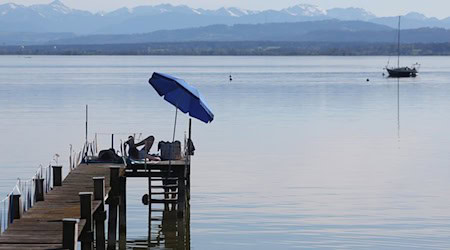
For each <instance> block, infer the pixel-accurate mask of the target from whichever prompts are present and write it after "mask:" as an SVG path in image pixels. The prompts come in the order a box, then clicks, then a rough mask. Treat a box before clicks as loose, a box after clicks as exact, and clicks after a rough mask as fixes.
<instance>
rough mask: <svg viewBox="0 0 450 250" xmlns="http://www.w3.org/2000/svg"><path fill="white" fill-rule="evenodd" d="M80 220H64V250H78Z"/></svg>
mask: <svg viewBox="0 0 450 250" xmlns="http://www.w3.org/2000/svg"><path fill="white" fill-rule="evenodd" d="M78 222H79V220H78V219H63V246H62V248H63V249H69V250H75V249H77V236H78Z"/></svg>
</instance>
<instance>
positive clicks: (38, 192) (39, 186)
mask: <svg viewBox="0 0 450 250" xmlns="http://www.w3.org/2000/svg"><path fill="white" fill-rule="evenodd" d="M34 199H35V201H44V179H34Z"/></svg>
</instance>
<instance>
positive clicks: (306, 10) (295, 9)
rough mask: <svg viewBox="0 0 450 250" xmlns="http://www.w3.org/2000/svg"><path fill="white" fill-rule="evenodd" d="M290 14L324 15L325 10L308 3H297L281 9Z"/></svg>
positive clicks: (305, 15)
mask: <svg viewBox="0 0 450 250" xmlns="http://www.w3.org/2000/svg"><path fill="white" fill-rule="evenodd" d="M281 11H282V12H285V13H287V14H288V15H291V16H302V17H324V16H326V15H327V11H326V10H322V9H319V8H318V7H317V6H314V5H310V4H299V5H295V6H292V7H289V8H286V9H283V10H281Z"/></svg>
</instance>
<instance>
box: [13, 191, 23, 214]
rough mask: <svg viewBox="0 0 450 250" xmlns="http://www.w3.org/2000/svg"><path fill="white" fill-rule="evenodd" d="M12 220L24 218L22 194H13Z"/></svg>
mask: <svg viewBox="0 0 450 250" xmlns="http://www.w3.org/2000/svg"><path fill="white" fill-rule="evenodd" d="M11 197H12V215H13V216H12V220H15V219H20V218H22V213H23V206H22V197H21V195H20V194H12V195H11Z"/></svg>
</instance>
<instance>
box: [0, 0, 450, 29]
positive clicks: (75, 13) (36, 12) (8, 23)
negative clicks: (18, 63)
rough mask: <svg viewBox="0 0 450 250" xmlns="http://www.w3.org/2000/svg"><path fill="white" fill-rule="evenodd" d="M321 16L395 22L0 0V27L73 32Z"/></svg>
mask: <svg viewBox="0 0 450 250" xmlns="http://www.w3.org/2000/svg"><path fill="white" fill-rule="evenodd" d="M326 19H339V20H362V21H369V22H373V23H377V24H383V25H388V26H391V27H396V26H397V18H396V17H376V16H375V15H373V14H372V13H370V12H368V11H366V10H364V9H358V8H334V9H329V10H323V9H320V8H318V7H316V6H314V5H307V4H299V5H295V6H292V7H289V8H285V9H282V10H265V11H251V10H245V9H240V8H220V9H216V10H206V9H201V8H190V7H188V6H185V5H179V6H173V5H171V4H160V5H155V6H139V7H135V8H120V9H117V10H115V11H111V12H99V13H91V12H88V11H82V10H76V9H73V8H70V7H68V6H66V5H65V4H64V3H63V2H62V1H60V0H55V1H54V2H52V3H50V4H38V5H31V6H24V5H19V4H14V3H7V4H3V5H0V32H37V33H39V32H41V33H43V32H70V33H75V34H97V33H98V34H130V33H146V32H152V31H156V30H172V29H182V28H192V27H200V26H207V25H214V24H226V25H234V24H258V23H282V22H302V21H318V20H326ZM427 26H429V27H441V28H450V18H447V19H444V20H439V19H437V18H428V17H426V16H424V15H422V14H420V13H410V14H408V15H406V16H404V18H403V21H402V28H418V27H427Z"/></svg>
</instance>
